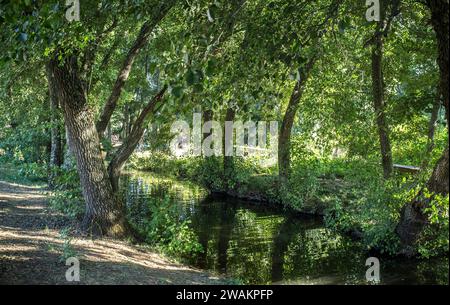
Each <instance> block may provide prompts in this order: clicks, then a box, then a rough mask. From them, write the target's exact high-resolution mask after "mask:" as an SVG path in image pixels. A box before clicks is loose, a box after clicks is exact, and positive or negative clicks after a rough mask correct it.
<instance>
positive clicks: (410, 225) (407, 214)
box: [395, 146, 449, 256]
mask: <svg viewBox="0 0 450 305" xmlns="http://www.w3.org/2000/svg"><path fill="white" fill-rule="evenodd" d="M448 162H449V161H448V146H447V148H446V149H445V150H444V153H443V155H442V156H441V158H440V159H439V161H438V162H437V164H436V167H435V168H434V170H433V173H432V174H431V177H430V179H429V180H428V182H427V184H426V188H427V190H428V191H429V192H431V193H434V194H439V195H443V196H445V195H448V188H449V187H448V175H449V170H448V167H449V163H448ZM424 191H425V190H424V189H422V190H420V192H419V193H418V194H417V195H416V197H415V198H414V199H413V201H412V202H410V203H407V204H405V205H404V206H403V208H402V210H401V212H400V215H401V216H400V222H399V224H398V225H397V227H396V229H395V231H396V233H397V235H398V236H399V237H400V242H401V254H404V255H406V256H414V255H415V254H416V249H415V242H416V240H417V238H418V237H419V234H420V233H421V232H422V231H423V229H424V227H425V226H426V225H428V224H429V221H428V215H427V214H426V213H425V211H424V210H425V208H427V207H428V205H429V203H430V201H431V200H432V198H433V195H432V196H431V198H427V197H425V196H424Z"/></svg>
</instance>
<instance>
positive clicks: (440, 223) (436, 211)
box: [418, 192, 449, 258]
mask: <svg viewBox="0 0 450 305" xmlns="http://www.w3.org/2000/svg"><path fill="white" fill-rule="evenodd" d="M425 196H427V198H429V200H430V201H429V203H428V207H427V208H426V209H425V210H426V213H427V214H428V218H429V221H430V225H429V226H427V227H426V228H425V230H424V232H422V234H421V236H420V237H419V241H418V251H419V253H420V255H422V256H423V257H426V258H428V257H431V256H437V255H441V254H445V253H448V251H449V244H448V237H449V225H448V210H449V197H448V196H439V195H431V194H429V193H427V192H425Z"/></svg>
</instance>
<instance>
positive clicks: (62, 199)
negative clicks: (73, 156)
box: [49, 168, 85, 219]
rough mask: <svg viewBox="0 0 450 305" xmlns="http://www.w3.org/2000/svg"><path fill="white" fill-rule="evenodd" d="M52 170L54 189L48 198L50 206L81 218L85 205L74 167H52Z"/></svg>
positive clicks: (70, 215) (72, 216)
mask: <svg viewBox="0 0 450 305" xmlns="http://www.w3.org/2000/svg"><path fill="white" fill-rule="evenodd" d="M52 170H53V171H55V175H54V177H55V181H54V186H53V187H54V190H53V192H52V193H51V196H50V199H49V205H50V208H51V209H53V210H54V211H58V212H61V213H63V214H64V215H67V216H69V217H71V218H74V219H78V218H81V216H82V215H83V214H84V210H85V206H84V199H83V195H82V193H81V187H80V179H79V176H78V173H77V171H76V169H75V168H69V169H63V168H61V169H59V168H54V169H52Z"/></svg>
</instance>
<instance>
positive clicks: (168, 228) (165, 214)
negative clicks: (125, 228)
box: [128, 197, 203, 259]
mask: <svg viewBox="0 0 450 305" xmlns="http://www.w3.org/2000/svg"><path fill="white" fill-rule="evenodd" d="M136 213H138V214H139V216H137V215H136ZM128 214H129V215H132V216H131V217H130V221H131V223H132V224H133V225H134V226H135V227H136V228H137V230H138V231H139V232H140V233H141V234H142V235H143V236H145V237H146V242H147V243H148V244H150V245H154V246H157V247H158V248H160V249H161V250H162V251H163V252H165V253H167V254H168V255H171V256H175V257H178V258H181V259H186V258H188V257H189V256H190V255H193V254H195V253H198V252H201V251H203V249H202V246H201V245H200V244H199V242H198V240H197V236H196V234H195V233H194V232H193V231H192V229H191V228H190V227H189V224H190V223H189V221H186V220H183V219H181V218H180V206H179V205H178V204H176V203H175V202H174V201H173V200H171V199H170V198H169V197H165V198H163V199H160V198H152V199H151V200H148V201H147V202H146V207H145V208H144V209H142V207H139V210H138V211H134V210H133V208H130V210H129V211H128Z"/></svg>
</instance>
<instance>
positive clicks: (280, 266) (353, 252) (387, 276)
mask: <svg viewBox="0 0 450 305" xmlns="http://www.w3.org/2000/svg"><path fill="white" fill-rule="evenodd" d="M121 182H122V185H123V186H124V188H125V195H126V200H127V205H128V207H129V208H132V210H134V211H139V210H140V209H141V208H143V207H145V205H146V204H149V202H151V200H150V199H151V198H155V197H158V198H167V197H169V198H170V200H171V201H173V202H174V204H176V205H178V206H179V207H180V210H181V212H180V217H181V218H183V219H186V220H190V221H191V224H190V225H191V227H192V229H193V230H194V232H195V234H196V235H197V237H198V241H199V242H200V244H201V245H202V247H203V249H204V251H203V253H200V254H198V255H196V256H195V257H192V258H190V260H189V263H190V264H192V265H194V266H196V267H199V268H202V269H207V270H211V271H214V272H217V273H220V274H224V275H227V276H230V277H232V278H236V279H239V280H240V281H242V282H243V283H245V284H365V283H366V281H365V273H366V270H367V268H368V267H366V266H365V262H366V259H367V258H368V257H369V256H370V255H369V254H368V253H367V251H365V250H364V249H363V248H362V247H361V245H360V244H359V243H357V242H355V241H353V240H351V239H350V238H348V237H347V236H343V235H341V234H338V233H336V232H332V231H330V230H328V229H326V228H325V226H324V224H323V222H322V221H321V219H320V218H317V217H306V216H304V217H300V216H299V215H292V214H291V213H287V212H285V211H283V210H280V209H275V208H273V207H272V208H271V207H267V206H261V205H257V204H255V203H250V202H245V201H240V200H236V199H233V198H228V197H223V196H222V197H220V196H211V195H208V193H207V192H206V191H205V190H204V189H202V188H200V187H198V186H196V185H194V184H191V183H185V182H179V181H174V180H170V179H167V178H162V177H158V176H155V175H154V174H151V173H145V172H132V173H128V174H127V175H125V176H124V177H123V178H122V181H121ZM380 266H381V267H380V275H381V284H448V272H449V265H448V258H439V259H432V260H406V259H387V258H380Z"/></svg>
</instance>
